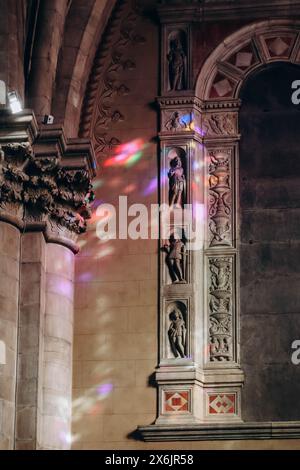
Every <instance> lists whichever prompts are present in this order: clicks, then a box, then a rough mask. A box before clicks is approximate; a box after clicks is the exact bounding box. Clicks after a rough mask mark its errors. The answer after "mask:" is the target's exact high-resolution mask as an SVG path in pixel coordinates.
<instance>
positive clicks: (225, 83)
mask: <svg viewBox="0 0 300 470" xmlns="http://www.w3.org/2000/svg"><path fill="white" fill-rule="evenodd" d="M213 86H214V89H215V90H216V92H217V94H218V96H225V95H227V94H228V93H229V92H230V91H231V90H232V85H231V83H230V81H229V80H228V79H227V78H225V79H224V80H221V81H219V82H217V83H214V85H213Z"/></svg>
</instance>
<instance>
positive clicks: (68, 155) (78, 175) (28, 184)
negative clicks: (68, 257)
mask: <svg viewBox="0 0 300 470" xmlns="http://www.w3.org/2000/svg"><path fill="white" fill-rule="evenodd" d="M31 116H32V115H31ZM4 117H5V116H3V114H2V113H1V116H0V120H1V119H2V121H3V120H4ZM28 122H29V118H28V120H27V121H26V120H25V119H24V123H26V126H25V125H24V127H23V141H21V138H20V139H19V141H17V142H12V141H11V140H12V138H11V134H14V132H13V131H14V126H13V124H14V123H13V118H10V120H9V122H7V123H6V124H7V125H6V132H5V133H4V132H3V133H2V135H1V138H0V143H1V145H0V156H1V160H0V220H6V221H8V222H10V223H12V224H14V225H16V226H17V227H19V228H20V229H22V230H24V231H37V230H40V231H43V232H44V234H45V237H46V239H47V240H49V241H53V242H56V243H61V244H64V245H67V246H68V247H69V248H71V249H72V250H73V251H75V252H76V251H78V250H77V246H76V238H77V235H78V234H80V233H82V232H84V231H85V229H86V219H88V218H89V217H90V207H89V204H90V202H91V200H92V198H93V193H92V186H91V178H92V177H93V176H94V175H95V159H94V154H93V150H92V147H91V145H90V143H89V142H88V141H86V140H84V141H82V140H81V139H71V140H68V139H66V137H65V135H64V132H63V129H62V128H60V127H57V126H43V127H42V128H41V129H40V131H39V132H37V133H35V136H36V137H35V139H34V141H32V140H31V137H30V135H28V134H27V139H26V138H25V135H26V132H27V130H28ZM32 122H34V119H33V118H32ZM16 127H18V125H17V126H16ZM29 127H30V126H29ZM10 131H11V132H10ZM18 132H19V135H22V133H21V132H20V129H18ZM5 135H7V136H8V137H7V138H5Z"/></svg>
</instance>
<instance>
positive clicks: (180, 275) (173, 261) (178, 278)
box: [164, 233, 187, 284]
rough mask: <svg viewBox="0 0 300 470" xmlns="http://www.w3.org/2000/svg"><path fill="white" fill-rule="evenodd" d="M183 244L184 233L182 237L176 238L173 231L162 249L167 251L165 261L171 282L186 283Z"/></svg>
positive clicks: (185, 254)
mask: <svg viewBox="0 0 300 470" xmlns="http://www.w3.org/2000/svg"><path fill="white" fill-rule="evenodd" d="M185 244H186V240H185V237H184V235H183V236H182V238H178V236H177V234H174V233H173V234H172V235H171V236H170V238H169V240H168V242H167V243H166V244H165V245H164V250H165V252H166V253H167V257H166V263H167V266H168V269H169V273H170V277H171V280H172V283H173V284H186V282H187V276H186V274H187V273H186V264H187V263H186V261H187V260H186V258H187V253H186V247H185Z"/></svg>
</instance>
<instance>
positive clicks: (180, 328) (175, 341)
mask: <svg viewBox="0 0 300 470" xmlns="http://www.w3.org/2000/svg"><path fill="white" fill-rule="evenodd" d="M169 318H170V321H171V324H170V327H169V330H168V336H169V341H170V346H171V350H172V353H173V354H174V356H175V357H178V356H180V357H186V354H185V350H186V325H185V321H184V319H183V316H182V313H181V311H180V310H179V308H176V307H175V308H174V309H172V311H171V313H170V315H169Z"/></svg>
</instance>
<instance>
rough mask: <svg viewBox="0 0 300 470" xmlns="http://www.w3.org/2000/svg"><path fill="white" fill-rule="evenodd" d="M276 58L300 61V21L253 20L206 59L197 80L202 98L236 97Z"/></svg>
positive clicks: (277, 59)
mask: <svg viewBox="0 0 300 470" xmlns="http://www.w3.org/2000/svg"><path fill="white" fill-rule="evenodd" d="M275 61H282V62H291V63H295V64H300V22H299V21H298V20H297V21H296V20H295V21H293V20H285V19H283V20H269V21H261V22H259V23H252V24H250V25H247V26H245V27H243V28H241V29H240V30H238V31H236V32H234V33H233V34H231V35H230V36H228V37H227V38H226V39H225V40H224V41H223V42H222V43H221V44H220V45H219V46H218V47H217V48H216V49H215V50H214V51H213V52H212V53H211V54H210V56H209V57H208V58H207V60H206V61H205V63H204V65H203V67H202V69H201V71H200V73H199V76H198V79H197V83H196V96H197V97H198V98H200V99H201V100H204V101H207V100H215V99H217V100H220V99H222V100H230V99H237V98H238V96H239V92H240V88H241V86H242V84H243V82H244V80H245V79H246V78H247V76H248V75H250V74H251V73H252V72H253V71H254V70H255V69H257V68H258V67H260V66H262V65H264V64H268V63H272V62H275Z"/></svg>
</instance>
